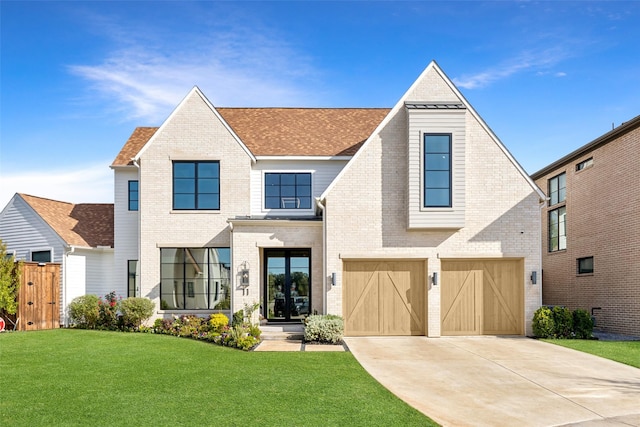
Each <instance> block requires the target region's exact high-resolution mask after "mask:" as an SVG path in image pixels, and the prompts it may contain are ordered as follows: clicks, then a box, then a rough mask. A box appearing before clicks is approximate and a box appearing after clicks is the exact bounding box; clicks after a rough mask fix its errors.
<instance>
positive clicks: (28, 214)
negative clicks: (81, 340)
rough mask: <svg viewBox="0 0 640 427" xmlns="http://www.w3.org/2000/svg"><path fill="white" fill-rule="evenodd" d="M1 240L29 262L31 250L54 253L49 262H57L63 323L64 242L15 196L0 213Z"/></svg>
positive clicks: (19, 257)
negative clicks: (59, 265)
mask: <svg viewBox="0 0 640 427" xmlns="http://www.w3.org/2000/svg"><path fill="white" fill-rule="evenodd" d="M0 240H2V242H3V243H5V244H6V245H7V250H8V251H9V252H13V251H15V254H16V258H17V259H20V260H25V261H31V252H32V251H46V250H51V251H53V258H52V260H51V261H52V262H56V263H60V264H61V267H60V301H61V302H62V303H61V304H60V321H61V322H64V298H65V296H64V289H63V284H64V281H65V274H66V268H65V264H64V254H65V250H66V245H65V242H64V241H63V240H62V239H61V238H60V236H58V234H57V233H56V232H55V231H53V229H52V228H51V227H50V226H49V225H48V224H47V223H46V222H45V221H44V220H43V219H42V218H41V217H40V216H39V215H38V214H36V213H35V211H34V210H33V209H32V208H31V206H29V205H28V204H27V202H25V201H24V199H22V197H20V196H18V195H17V194H16V195H15V196H13V198H12V199H11V200H10V201H9V203H8V204H7V206H6V207H5V208H4V210H3V211H2V213H0Z"/></svg>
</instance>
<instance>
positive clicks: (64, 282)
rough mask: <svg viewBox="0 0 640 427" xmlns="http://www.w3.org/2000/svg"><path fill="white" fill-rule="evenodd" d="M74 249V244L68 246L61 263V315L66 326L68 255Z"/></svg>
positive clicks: (67, 317) (67, 324)
mask: <svg viewBox="0 0 640 427" xmlns="http://www.w3.org/2000/svg"><path fill="white" fill-rule="evenodd" d="M75 251H76V248H75V246H69V248H68V249H67V250H66V251H65V252H64V262H63V263H62V265H63V266H64V267H63V268H62V275H63V276H64V280H63V284H62V288H63V289H62V295H64V298H63V300H62V316H63V318H64V326H65V327H68V326H69V316H67V298H68V292H67V281H68V280H69V274H68V272H69V264H68V261H69V258H68V257H69V255H71V254H72V253H74V252H75Z"/></svg>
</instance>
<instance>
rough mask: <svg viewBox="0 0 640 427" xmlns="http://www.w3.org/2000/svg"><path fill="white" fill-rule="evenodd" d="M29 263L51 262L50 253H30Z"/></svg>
mask: <svg viewBox="0 0 640 427" xmlns="http://www.w3.org/2000/svg"><path fill="white" fill-rule="evenodd" d="M31 261H33V262H51V251H50V250H48V251H31Z"/></svg>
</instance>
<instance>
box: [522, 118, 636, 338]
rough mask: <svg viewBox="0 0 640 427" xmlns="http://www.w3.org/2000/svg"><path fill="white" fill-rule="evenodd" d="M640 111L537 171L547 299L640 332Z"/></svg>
mask: <svg viewBox="0 0 640 427" xmlns="http://www.w3.org/2000/svg"><path fill="white" fill-rule="evenodd" d="M639 166H640V116H637V117H635V118H633V119H631V120H629V121H628V122H626V123H623V124H622V125H620V126H618V127H617V128H615V129H613V130H611V131H610V132H607V133H606V134H604V135H602V136H601V137H599V138H597V139H595V140H593V141H591V142H590V143H588V144H586V145H584V146H583V147H581V148H579V149H577V150H576V151H574V152H572V153H570V154H568V155H567V156H564V157H563V158H561V159H559V160H557V161H556V162H554V163H552V164H550V165H549V166H547V167H545V168H543V169H542V170H540V171H538V172H536V173H534V174H533V175H532V176H531V177H532V178H533V179H534V180H535V182H536V184H538V186H539V187H540V188H541V189H543V190H545V192H546V193H547V196H548V197H549V203H548V205H547V206H546V207H545V208H544V209H543V210H542V224H543V226H542V248H543V250H542V268H543V277H544V286H543V292H542V302H543V304H548V305H564V306H567V307H569V308H570V309H576V308H584V309H586V310H589V311H590V312H592V313H593V315H594V316H595V319H596V327H597V328H598V329H601V330H604V331H607V332H615V333H622V334H630V335H636V336H640V176H639V175H638V167H639Z"/></svg>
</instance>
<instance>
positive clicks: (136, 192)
mask: <svg viewBox="0 0 640 427" xmlns="http://www.w3.org/2000/svg"><path fill="white" fill-rule="evenodd" d="M133 183H136V184H137V188H136V190H135V194H136V198H135V199H134V198H133V197H131V196H132V195H133V193H134V191H133V190H132V189H131V184H133ZM127 190H128V193H127V201H128V203H127V208H128V210H129V211H131V212H134V211H138V210H139V209H140V181H138V180H137V179H131V180H129V181H128V184H127ZM133 202H135V203H136V207H135V209H132V207H131V204H132V203H133Z"/></svg>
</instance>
